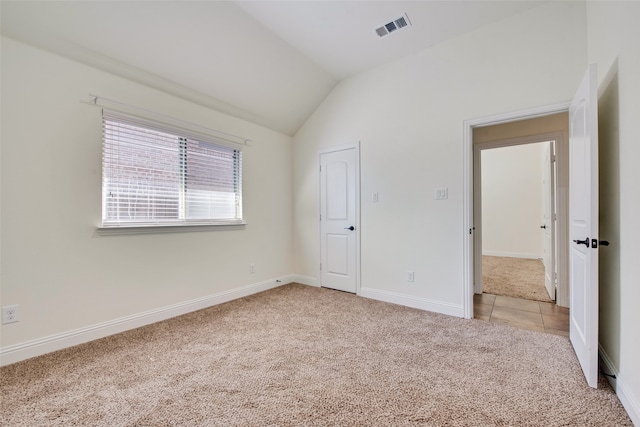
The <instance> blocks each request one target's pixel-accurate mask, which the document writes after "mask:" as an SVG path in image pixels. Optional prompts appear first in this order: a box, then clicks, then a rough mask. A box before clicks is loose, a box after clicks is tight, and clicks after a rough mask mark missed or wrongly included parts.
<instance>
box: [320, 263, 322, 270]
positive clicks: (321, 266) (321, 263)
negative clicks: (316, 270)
mask: <svg viewBox="0 0 640 427" xmlns="http://www.w3.org/2000/svg"><path fill="white" fill-rule="evenodd" d="M320 271H322V263H320Z"/></svg>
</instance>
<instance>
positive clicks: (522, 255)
mask: <svg viewBox="0 0 640 427" xmlns="http://www.w3.org/2000/svg"><path fill="white" fill-rule="evenodd" d="M482 255H485V256H501V257H506V258H524V259H542V254H528V253H521V252H500V251H482Z"/></svg>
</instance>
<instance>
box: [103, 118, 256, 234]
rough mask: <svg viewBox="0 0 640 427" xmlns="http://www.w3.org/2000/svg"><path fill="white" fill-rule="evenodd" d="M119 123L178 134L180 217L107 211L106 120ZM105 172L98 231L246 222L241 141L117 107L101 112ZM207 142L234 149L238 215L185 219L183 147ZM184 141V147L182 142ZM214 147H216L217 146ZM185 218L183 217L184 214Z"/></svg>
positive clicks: (189, 228)
mask: <svg viewBox="0 0 640 427" xmlns="http://www.w3.org/2000/svg"><path fill="white" fill-rule="evenodd" d="M107 121H110V122H117V123H120V124H125V125H127V126H135V127H138V128H140V129H145V130H150V131H155V132H162V133H166V134H168V135H171V136H173V137H176V141H177V145H176V147H177V148H178V156H177V158H176V165H177V167H178V169H180V172H179V174H178V179H179V189H178V191H177V192H176V196H177V197H178V199H179V208H178V211H179V212H178V217H177V218H175V219H168V220H167V219H165V220H162V219H158V218H155V219H148V218H147V219H146V220H142V219H141V220H139V221H136V220H124V221H118V220H108V219H107V213H106V209H107V207H106V205H107V203H106V197H107V196H106V193H107V191H108V190H109V187H106V185H105V180H106V172H105V165H107V163H106V161H105V149H106V146H107V141H106V126H107V125H106V122H107ZM102 131H103V136H102V174H101V189H102V201H101V202H102V207H101V221H100V225H98V232H99V234H129V233H155V232H180V231H206V230H216V229H220V228H221V227H223V228H224V229H230V228H243V227H244V226H245V225H246V223H245V222H244V215H243V197H242V185H243V176H242V175H243V171H242V164H243V151H242V149H241V147H240V146H239V145H240V144H237V143H233V142H228V141H225V140H223V139H220V138H218V137H214V136H211V135H207V134H203V133H200V132H197V131H193V130H191V129H186V128H184V127H180V126H175V125H170V124H166V123H162V122H158V121H155V120H150V119H148V118H145V117H139V116H136V115H132V114H129V113H123V112H119V111H114V110H106V109H103V111H102ZM187 142H190V143H196V144H199V143H204V144H208V145H212V146H213V147H215V148H220V149H221V151H228V150H233V152H234V154H233V162H234V163H233V169H234V172H233V180H234V193H233V194H234V195H235V198H236V201H235V206H234V209H235V210H236V213H235V218H204V219H203V218H200V219H189V218H186V214H185V212H186V199H185V191H187V189H188V187H187V177H186V175H185V174H183V172H182V170H183V168H184V167H185V166H186V165H185V164H183V163H184V162H183V154H184V152H183V148H184V149H185V150H186V149H187V148H186V143H187ZM183 143H185V146H184V147H183V146H182V144H183ZM215 148H214V149H215ZM183 214H184V217H182V218H181V216H183Z"/></svg>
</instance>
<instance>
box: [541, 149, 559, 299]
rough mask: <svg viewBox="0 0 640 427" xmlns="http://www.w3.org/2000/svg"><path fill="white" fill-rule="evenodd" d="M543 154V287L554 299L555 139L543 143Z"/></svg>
mask: <svg viewBox="0 0 640 427" xmlns="http://www.w3.org/2000/svg"><path fill="white" fill-rule="evenodd" d="M545 145H546V150H545V154H544V170H543V171H544V180H543V185H544V201H543V204H544V219H543V220H544V223H543V224H542V226H541V228H543V229H544V255H543V260H542V261H543V263H544V287H545V288H546V289H547V293H548V294H549V298H551V299H552V300H554V301H555V300H556V274H555V272H556V253H555V249H556V245H555V241H556V239H555V236H556V221H555V216H556V213H555V212H556V207H555V205H556V203H555V201H556V196H555V168H554V161H555V154H554V153H555V150H554V147H555V141H549V142H547V143H545Z"/></svg>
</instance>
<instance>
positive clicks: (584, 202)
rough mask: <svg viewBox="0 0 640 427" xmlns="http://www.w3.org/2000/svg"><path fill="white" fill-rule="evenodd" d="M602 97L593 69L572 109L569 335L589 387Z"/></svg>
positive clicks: (594, 344)
mask: <svg viewBox="0 0 640 427" xmlns="http://www.w3.org/2000/svg"><path fill="white" fill-rule="evenodd" d="M597 102H598V98H597V78H596V66H595V65H593V64H592V65H590V66H589V68H588V70H587V73H586V74H585V76H584V78H583V79H582V82H581V83H580V87H579V88H578V91H577V93H576V95H575V97H574V99H573V101H572V102H571V107H570V108H569V159H570V168H569V173H570V175H569V236H570V239H571V242H570V250H569V265H570V268H569V284H570V292H571V294H570V295H571V303H570V327H569V328H570V331H569V336H570V338H571V343H572V344H573V348H574V349H575V352H576V355H577V356H578V360H579V361H580V365H581V366H582V370H583V371H584V375H585V377H586V379H587V383H588V384H589V385H590V386H591V387H594V388H595V387H597V384H598V104H597Z"/></svg>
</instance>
